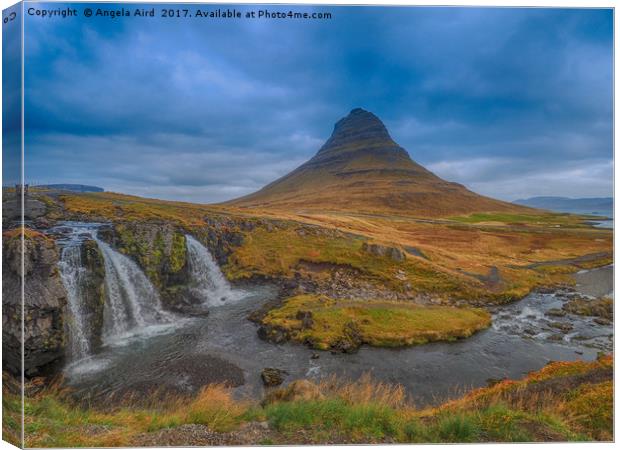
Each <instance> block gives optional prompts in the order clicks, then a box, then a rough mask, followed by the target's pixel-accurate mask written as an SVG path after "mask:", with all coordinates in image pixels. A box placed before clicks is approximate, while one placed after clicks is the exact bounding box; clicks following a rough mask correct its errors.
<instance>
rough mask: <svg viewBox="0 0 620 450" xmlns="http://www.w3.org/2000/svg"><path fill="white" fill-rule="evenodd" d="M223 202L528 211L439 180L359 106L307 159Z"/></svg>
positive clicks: (438, 212)
mask: <svg viewBox="0 0 620 450" xmlns="http://www.w3.org/2000/svg"><path fill="white" fill-rule="evenodd" d="M225 204H227V205H230V206H237V207H242V208H251V209H270V210H279V211H287V212H304V211H314V212H317V211H318V212H320V211H350V212H370V213H389V214H398V215H411V216H422V217H442V216H444V217H445V216H451V215H459V214H467V213H472V212H488V211H497V212H517V213H518V212H531V211H530V210H529V208H524V207H521V206H519V205H515V204H512V203H506V202H503V201H499V200H495V199H492V198H489V197H484V196H482V195H478V194H476V193H474V192H472V191H470V190H468V189H467V188H466V187H465V186H463V185H461V184H458V183H452V182H449V181H446V180H443V179H441V178H439V177H438V176H437V175H435V174H433V173H432V172H430V171H429V170H427V169H425V168H424V167H422V166H421V165H420V164H417V163H416V162H414V161H413V160H412V159H411V158H410V156H409V154H408V153H407V151H406V150H404V149H403V148H401V147H400V146H399V145H398V144H397V143H396V142H394V140H393V139H392V138H391V136H390V134H389V133H388V130H387V129H386V127H385V125H384V124H383V123H382V122H381V120H379V118H378V117H377V116H375V115H374V114H372V113H370V112H368V111H365V110H363V109H360V108H356V109H354V110H352V111H351V112H350V113H349V115H348V116H346V117H344V118H343V119H341V120H339V121H338V122H337V123H336V125H335V126H334V131H333V133H332V135H331V137H330V138H329V139H328V140H327V141H326V142H325V144H324V145H323V147H321V149H320V150H319V151H318V152H317V154H316V155H315V156H314V157H313V158H311V159H310V160H309V161H307V162H306V163H304V164H302V165H301V166H299V167H298V168H297V169H295V170H293V171H292V172H290V173H289V174H288V175H285V176H283V177H282V178H280V179H278V180H276V181H274V182H272V183H271V184H268V185H267V186H265V187H264V188H262V189H261V190H259V191H257V192H255V193H253V194H250V195H247V196H245V197H241V198H238V199H235V200H231V201H229V202H226V203H225Z"/></svg>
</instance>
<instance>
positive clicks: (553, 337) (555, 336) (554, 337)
mask: <svg viewBox="0 0 620 450" xmlns="http://www.w3.org/2000/svg"><path fill="white" fill-rule="evenodd" d="M547 340H548V341H555V342H557V341H562V340H564V336H562V335H561V334H551V335H549V336H547Z"/></svg>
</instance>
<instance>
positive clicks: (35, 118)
mask: <svg viewBox="0 0 620 450" xmlns="http://www.w3.org/2000/svg"><path fill="white" fill-rule="evenodd" d="M32 5H33V6H36V7H37V8H38V9H40V10H43V9H56V8H64V7H65V6H68V7H71V8H76V9H77V11H78V17H77V18H65V19H62V18H60V17H52V18H42V17H41V16H34V15H33V16H30V15H26V17H25V42H24V46H25V56H24V58H25V99H26V100H25V121H26V137H25V154H26V169H25V171H26V179H27V180H28V181H29V182H31V183H39V184H41V183H83V184H93V185H97V186H101V187H103V188H105V189H106V190H108V191H115V192H124V193H130V194H136V195H141V196H147V197H154V198H162V199H175V200H186V201H191V202H199V203H210V202H219V201H224V200H227V199H231V198H235V197H238V196H241V195H244V194H248V193H250V192H253V191H255V190H257V189H259V188H261V187H262V186H264V185H265V184H267V183H269V182H271V181H273V180H274V179H276V178H278V177H280V176H282V175H284V174H286V173H288V172H289V171H290V170H292V169H294V168H295V167H297V166H298V165H300V164H301V163H303V162H304V161H306V160H307V159H309V158H311V157H312V156H313V155H314V154H315V153H316V152H317V150H318V149H319V148H320V147H321V145H322V143H323V142H324V141H325V140H326V139H327V138H328V137H329V135H330V134H331V132H332V130H333V125H334V123H335V122H336V121H337V120H338V119H340V118H341V117H343V116H345V115H346V114H347V113H348V112H349V111H350V110H351V109H353V108H355V107H362V108H364V109H367V110H369V111H372V112H373V113H375V114H376V115H377V116H379V117H380V118H381V119H382V120H383V122H384V123H385V125H386V126H387V128H388V130H389V131H390V133H391V135H392V137H393V138H394V140H395V141H396V142H398V143H399V144H400V145H401V146H402V147H403V148H405V149H406V150H407V151H408V152H409V154H410V156H411V157H412V158H413V159H414V160H415V161H417V162H418V163H420V164H422V165H424V166H425V167H427V168H428V169H430V170H432V171H433V172H435V173H436V174H437V175H439V176H441V177H443V178H445V179H447V180H450V181H456V182H459V183H463V184H465V185H466V186H467V187H469V188H470V189H472V190H474V191H476V192H479V193H481V194H485V195H489V196H492V197H496V198H500V199H504V200H509V201H511V200H515V199H518V198H525V197H531V196H539V195H558V196H567V197H594V196H611V195H612V183H613V161H612V160H613V141H612V132H613V122H612V120H613V119H612V113H613V109H612V108H613V104H612V48H613V47H612V41H613V25H612V24H613V15H612V12H611V10H604V9H589V10H588V9H572V10H567V9H527V8H523V9H509V8H496V9H488V8H487V9H485V8H422V7H411V8H402V7H392V8H390V7H357V8H353V7H323V6H321V7H311V6H298V7H291V6H268V7H263V8H268V9H269V10H270V11H272V12H273V11H285V12H286V11H289V10H291V9H293V10H294V11H307V12H313V11H314V12H330V13H331V14H332V18H331V19H327V20H326V19H314V20H303V19H245V18H242V19H210V18H198V17H192V18H172V19H170V18H160V17H155V18H149V17H117V18H114V19H112V18H110V17H91V18H89V19H87V18H85V17H83V15H84V14H83V12H84V8H86V7H88V6H90V7H92V6H93V5H79V4H74V5H68V4H67V5H63V4H47V5H46V4H37V5H34V4H32ZM120 6H121V5H119V7H120ZM122 6H125V8H128V5H122ZM140 6H141V7H143V8H150V7H151V5H148V6H146V5H140ZM152 6H154V7H155V8H156V12H157V14H158V15H159V14H160V13H159V10H160V9H162V5H160V4H156V5H152ZM27 7H28V4H27ZM175 7H176V8H178V7H179V6H178V5H177V6H175ZM106 8H107V9H117V7H116V6H114V5H107V6H106ZM188 8H189V9H190V14H195V9H196V8H198V7H197V6H196V5H189V6H188ZM217 8H218V6H215V5H209V6H203V7H202V8H201V9H203V10H205V9H206V10H208V11H212V10H215V9H217ZM223 8H226V7H223ZM94 9H96V8H94ZM237 9H238V10H240V11H241V12H242V13H245V12H246V11H249V10H258V9H261V8H260V7H257V6H254V7H247V8H239V7H238V8H237ZM131 11H132V12H133V9H132V10H131ZM5 179H6V175H5Z"/></svg>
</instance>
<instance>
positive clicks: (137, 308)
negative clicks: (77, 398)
mask: <svg viewBox="0 0 620 450" xmlns="http://www.w3.org/2000/svg"><path fill="white" fill-rule="evenodd" d="M102 226H104V224H97V223H91V224H89V223H79V222H66V223H63V224H62V225H60V226H58V227H55V228H53V229H52V230H51V233H52V234H54V235H57V236H58V238H57V242H58V243H59V245H60V247H61V249H62V250H61V259H60V262H59V269H60V273H61V278H62V281H63V284H64V286H65V289H66V291H67V306H68V312H69V314H68V320H67V322H68V336H69V360H70V361H71V362H72V363H71V364H70V365H69V366H68V367H67V369H66V372H67V373H70V372H71V371H73V370H75V371H77V372H79V373H83V372H85V371H86V372H88V371H89V370H90V369H88V368H89V367H90V368H91V369H92V370H96V369H98V368H99V367H100V365H98V364H93V363H92V361H93V355H92V349H91V342H90V340H89V336H88V335H89V334H91V333H94V330H88V325H89V324H88V320H87V317H88V314H89V312H88V311H87V310H86V309H87V308H86V307H85V305H84V291H83V286H84V283H85V281H86V280H85V277H86V276H87V271H86V269H85V268H84V267H83V262H82V260H81V253H82V252H81V250H82V244H83V243H84V242H85V241H86V240H88V239H92V240H94V241H95V242H96V243H97V246H98V247H99V250H100V251H101V254H102V256H103V260H104V267H105V295H106V299H105V304H104V308H103V330H102V332H103V333H102V334H103V342H104V345H107V346H110V347H114V346H122V345H126V344H127V342H129V341H130V340H132V339H134V338H148V337H150V336H153V335H156V334H159V333H161V332H164V331H166V330H168V329H169V328H171V325H173V322H174V321H175V318H176V317H175V316H174V315H173V314H171V313H169V312H166V311H164V309H163V308H162V305H161V300H160V298H159V294H158V293H157V291H156V290H155V288H154V286H153V285H152V283H151V282H150V281H149V280H148V278H147V277H146V276H145V275H144V273H143V272H142V271H141V270H140V268H139V267H138V265H137V264H136V263H135V262H133V261H132V260H131V259H129V258H128V257H127V256H124V255H122V254H120V253H119V252H117V251H116V250H114V249H112V247H110V246H109V245H108V244H107V243H105V242H103V241H101V240H100V239H98V238H97V231H98V229H99V228H100V227H102ZM177 322H179V321H177Z"/></svg>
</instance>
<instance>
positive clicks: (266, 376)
mask: <svg viewBox="0 0 620 450" xmlns="http://www.w3.org/2000/svg"><path fill="white" fill-rule="evenodd" d="M286 375H288V372H287V371H286V370H282V369H274V368H273V367H266V368H264V369H263V371H262V372H261V374H260V377H261V378H262V380H263V384H264V385H265V386H279V385H280V384H282V383H283V382H284V377H285V376H286Z"/></svg>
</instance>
